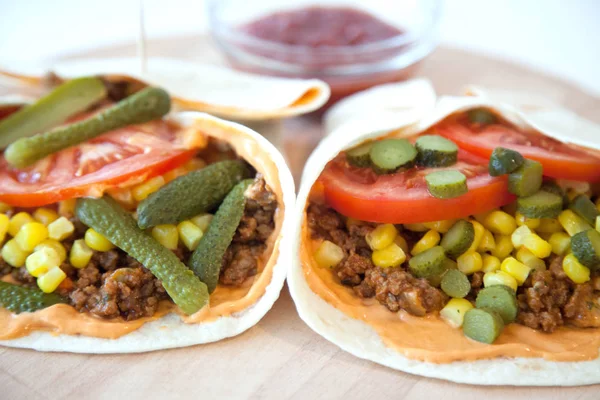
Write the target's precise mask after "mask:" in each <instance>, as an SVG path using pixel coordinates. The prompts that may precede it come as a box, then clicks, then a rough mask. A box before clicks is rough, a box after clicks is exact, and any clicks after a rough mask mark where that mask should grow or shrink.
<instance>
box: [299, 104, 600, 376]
mask: <svg viewBox="0 0 600 400" xmlns="http://www.w3.org/2000/svg"><path fill="white" fill-rule="evenodd" d="M531 110H533V108H532V109H531ZM546 111H547V110H546ZM547 114H548V113H547V112H542V110H541V109H538V110H537V111H536V112H535V113H533V114H530V113H529V112H524V111H522V110H520V109H519V108H517V107H514V106H510V105H508V104H506V103H502V102H497V101H493V100H492V98H491V97H446V98H442V99H440V100H439V101H438V103H437V105H436V107H435V109H433V110H432V111H431V112H430V113H429V115H427V116H426V117H424V118H422V119H420V121H418V122H416V123H414V121H413V119H412V118H410V117H407V120H406V121H405V123H404V124H400V123H399V124H398V125H397V129H393V130H391V129H388V130H385V131H381V130H380V131H375V132H373V131H368V130H364V129H363V130H356V129H353V127H351V126H346V127H342V128H340V129H338V130H337V131H335V132H333V133H332V134H331V135H330V136H328V137H327V138H326V139H325V140H324V141H323V142H322V143H321V144H320V145H319V147H318V148H317V149H316V150H315V152H314V153H313V154H312V155H311V157H310V159H309V161H308V163H307V166H306V168H305V171H304V175H303V181H302V185H301V188H300V192H299V197H298V200H297V208H296V210H297V213H296V215H295V223H296V231H295V233H294V236H295V238H294V248H293V253H294V254H295V258H294V262H293V264H292V268H291V269H290V272H289V273H288V284H289V287H290V292H291V294H292V297H293V299H294V302H295V304H296V307H297V309H298V312H299V314H300V316H301V317H302V319H303V320H304V321H305V322H306V323H307V324H308V325H309V326H310V327H311V328H312V329H313V330H315V331H316V332H317V333H319V334H321V335H322V336H324V337H325V338H326V339H328V340H330V341H331V342H333V343H334V344H336V345H338V346H340V347H341V348H342V349H344V350H346V351H348V352H350V353H352V354H354V355H356V356H358V357H361V358H365V359H368V360H371V361H374V362H377V363H380V364H383V365H386V366H389V367H391V368H395V369H398V370H402V371H405V372H410V373H414V374H418V375H423V376H428V377H436V378H442V379H447V380H451V381H456V382H464V383H471V384H482V385H484V384H487V385H490V384H491V385H500V384H504V385H535V386H538V385H540V386H544V385H547V386H550V385H583V384H593V383H598V382H600V378H599V377H598V373H597V372H598V370H599V368H600V358H599V348H600V234H599V233H598V230H597V229H600V218H598V216H599V212H598V204H599V203H600V201H599V200H600V197H599V195H600V192H598V187H597V185H596V184H597V183H598V182H600V152H599V151H598V150H599V149H600V142H599V141H598V137H599V136H597V135H598V127H597V126H596V127H595V128H594V129H595V130H594V129H592V130H591V131H579V132H577V131H573V132H569V135H565V133H564V131H562V129H563V128H565V126H566V125H569V124H570V123H565V122H568V120H565V119H564V118H562V119H561V120H562V122H563V124H555V123H554V122H556V118H554V120H553V119H552V118H546V117H545V116H547ZM565 115H566V114H565ZM569 115H570V116H571V117H572V115H571V114H569ZM573 121H575V119H573V120H572V121H571V122H573ZM577 121H579V123H581V122H582V120H581V119H577ZM397 122H398V121H397ZM573 123H574V122H573ZM579 123H578V124H577V126H584V125H585V126H589V127H593V124H591V123H589V122H587V123H586V124H584V125H579ZM363 128H364V127H363Z"/></svg>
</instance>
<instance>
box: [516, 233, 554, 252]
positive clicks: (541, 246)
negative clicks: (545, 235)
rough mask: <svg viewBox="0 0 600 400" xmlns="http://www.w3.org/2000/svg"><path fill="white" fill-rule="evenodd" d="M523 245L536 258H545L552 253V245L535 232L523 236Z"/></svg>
mask: <svg viewBox="0 0 600 400" xmlns="http://www.w3.org/2000/svg"><path fill="white" fill-rule="evenodd" d="M523 246H524V247H525V248H526V249H527V250H529V251H530V252H532V253H533V254H535V256H536V257H538V258H546V257H548V256H549V255H550V254H552V246H550V243H548V242H546V241H545V240H544V239H542V238H541V237H539V236H538V235H536V234H535V233H532V234H531V235H529V236H526V237H525V240H524V241H523Z"/></svg>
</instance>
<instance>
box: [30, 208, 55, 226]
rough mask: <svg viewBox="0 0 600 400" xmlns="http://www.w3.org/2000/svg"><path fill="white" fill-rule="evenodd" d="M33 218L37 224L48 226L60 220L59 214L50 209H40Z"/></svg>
mask: <svg viewBox="0 0 600 400" xmlns="http://www.w3.org/2000/svg"><path fill="white" fill-rule="evenodd" d="M33 218H34V219H35V220H36V221H37V222H41V223H42V224H44V225H46V226H48V224H50V223H51V222H53V221H56V220H57V219H58V213H57V212H56V211H54V210H52V209H50V208H43V207H42V208H38V209H37V210H35V212H34V213H33Z"/></svg>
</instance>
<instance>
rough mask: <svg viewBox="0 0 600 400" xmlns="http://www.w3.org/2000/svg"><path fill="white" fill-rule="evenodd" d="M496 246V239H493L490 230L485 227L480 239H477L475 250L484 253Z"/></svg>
mask: <svg viewBox="0 0 600 400" xmlns="http://www.w3.org/2000/svg"><path fill="white" fill-rule="evenodd" d="M495 248H496V240H494V235H492V232H490V231H488V230H487V229H485V230H484V231H483V235H482V236H481V240H480V241H479V246H477V251H478V252H480V253H485V252H486V251H492V250H494V249H495Z"/></svg>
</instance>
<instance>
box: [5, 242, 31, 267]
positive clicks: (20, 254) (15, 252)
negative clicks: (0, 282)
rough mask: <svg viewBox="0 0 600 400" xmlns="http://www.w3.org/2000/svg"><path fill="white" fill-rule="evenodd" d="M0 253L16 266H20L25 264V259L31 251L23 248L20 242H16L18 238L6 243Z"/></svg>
mask: <svg viewBox="0 0 600 400" xmlns="http://www.w3.org/2000/svg"><path fill="white" fill-rule="evenodd" d="M0 255H1V256H2V258H3V259H4V261H6V262H7V263H8V264H10V265H12V266H13V267H15V268H18V267H22V266H23V265H25V259H26V258H27V256H28V255H29V252H28V251H25V250H23V249H22V248H21V246H19V244H18V243H17V242H16V240H14V239H11V240H9V241H8V242H6V243H4V246H2V252H0Z"/></svg>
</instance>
